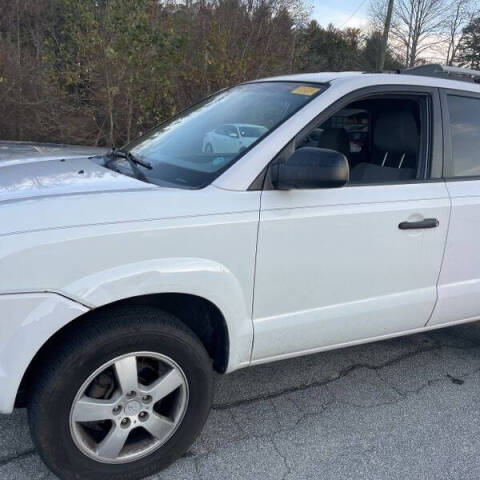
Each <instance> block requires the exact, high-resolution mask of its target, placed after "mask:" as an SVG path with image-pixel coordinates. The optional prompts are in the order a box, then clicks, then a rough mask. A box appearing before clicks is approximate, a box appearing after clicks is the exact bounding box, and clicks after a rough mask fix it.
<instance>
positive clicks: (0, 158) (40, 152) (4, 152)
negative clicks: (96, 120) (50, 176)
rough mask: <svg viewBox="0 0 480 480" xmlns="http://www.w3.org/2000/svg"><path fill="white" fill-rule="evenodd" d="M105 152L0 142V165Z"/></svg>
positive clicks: (49, 144) (65, 146)
mask: <svg viewBox="0 0 480 480" xmlns="http://www.w3.org/2000/svg"><path fill="white" fill-rule="evenodd" d="M107 151H108V149H106V148H101V147H88V146H83V145H64V144H57V143H34V142H9V141H0V164H3V165H5V164H9V165H14V164H17V163H25V162H38V161H40V160H42V161H47V160H55V159H58V160H59V159H62V158H81V157H86V156H92V155H101V154H103V153H106V152H107Z"/></svg>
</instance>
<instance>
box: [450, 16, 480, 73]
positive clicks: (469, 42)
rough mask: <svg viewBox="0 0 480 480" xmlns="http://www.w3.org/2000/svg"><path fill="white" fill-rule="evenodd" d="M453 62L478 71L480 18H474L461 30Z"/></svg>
mask: <svg viewBox="0 0 480 480" xmlns="http://www.w3.org/2000/svg"><path fill="white" fill-rule="evenodd" d="M455 60H456V61H457V62H458V63H459V64H460V65H461V66H464V67H469V68H472V69H474V70H480V17H477V18H474V19H473V20H472V21H471V22H470V24H469V25H468V26H467V27H465V29H464V30H463V32H462V40H461V42H460V44H459V46H458V51H457V56H456V59H455Z"/></svg>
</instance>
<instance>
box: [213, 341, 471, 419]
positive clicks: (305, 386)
mask: <svg viewBox="0 0 480 480" xmlns="http://www.w3.org/2000/svg"><path fill="white" fill-rule="evenodd" d="M442 348H445V347H444V346H443V345H442V346H439V345H434V346H432V347H428V348H424V349H421V350H417V351H415V352H410V353H406V354H404V355H400V356H398V357H396V358H394V359H392V360H389V361H387V362H384V363H381V364H379V365H372V364H369V363H355V364H353V365H349V366H348V367H345V368H343V369H342V370H340V371H339V372H338V373H337V374H335V375H334V376H332V377H330V378H326V379H322V380H316V381H314V382H309V383H305V384H303V385H296V386H293V387H287V388H284V389H282V390H277V391H276V392H271V393H266V394H263V395H258V396H256V397H250V398H245V399H241V400H237V401H235V402H229V403H222V404H215V405H213V407H212V409H213V410H227V409H230V408H234V407H238V406H241V405H248V404H250V403H256V402H261V401H263V400H268V399H272V398H278V397H281V396H283V395H287V394H289V393H295V392H300V391H303V390H308V389H311V388H317V387H324V386H325V385H329V384H331V383H334V382H337V381H338V380H340V379H342V378H344V377H346V376H348V375H350V374H351V373H352V372H354V371H356V370H360V369H362V368H364V369H366V370H382V369H383V368H386V367H390V366H392V365H395V364H397V363H400V362H402V361H403V360H407V359H409V358H414V357H416V356H418V355H421V354H422V353H426V352H431V351H435V350H440V349H442ZM458 348H460V347H458ZM467 348H476V347H467Z"/></svg>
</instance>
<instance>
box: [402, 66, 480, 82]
mask: <svg viewBox="0 0 480 480" xmlns="http://www.w3.org/2000/svg"><path fill="white" fill-rule="evenodd" d="M400 73H402V74H406V75H422V76H425V77H441V78H449V79H451V80H462V81H464V82H473V83H480V71H479V70H472V69H470V68H461V67H448V66H446V65H440V64H435V63H432V64H428V65H420V66H418V67H412V68H406V69H405V70H402V71H401V72H400Z"/></svg>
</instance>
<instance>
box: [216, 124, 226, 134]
mask: <svg viewBox="0 0 480 480" xmlns="http://www.w3.org/2000/svg"><path fill="white" fill-rule="evenodd" d="M215 133H217V134H218V135H226V134H227V128H226V126H225V125H221V126H220V127H218V128H216V129H215Z"/></svg>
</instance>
